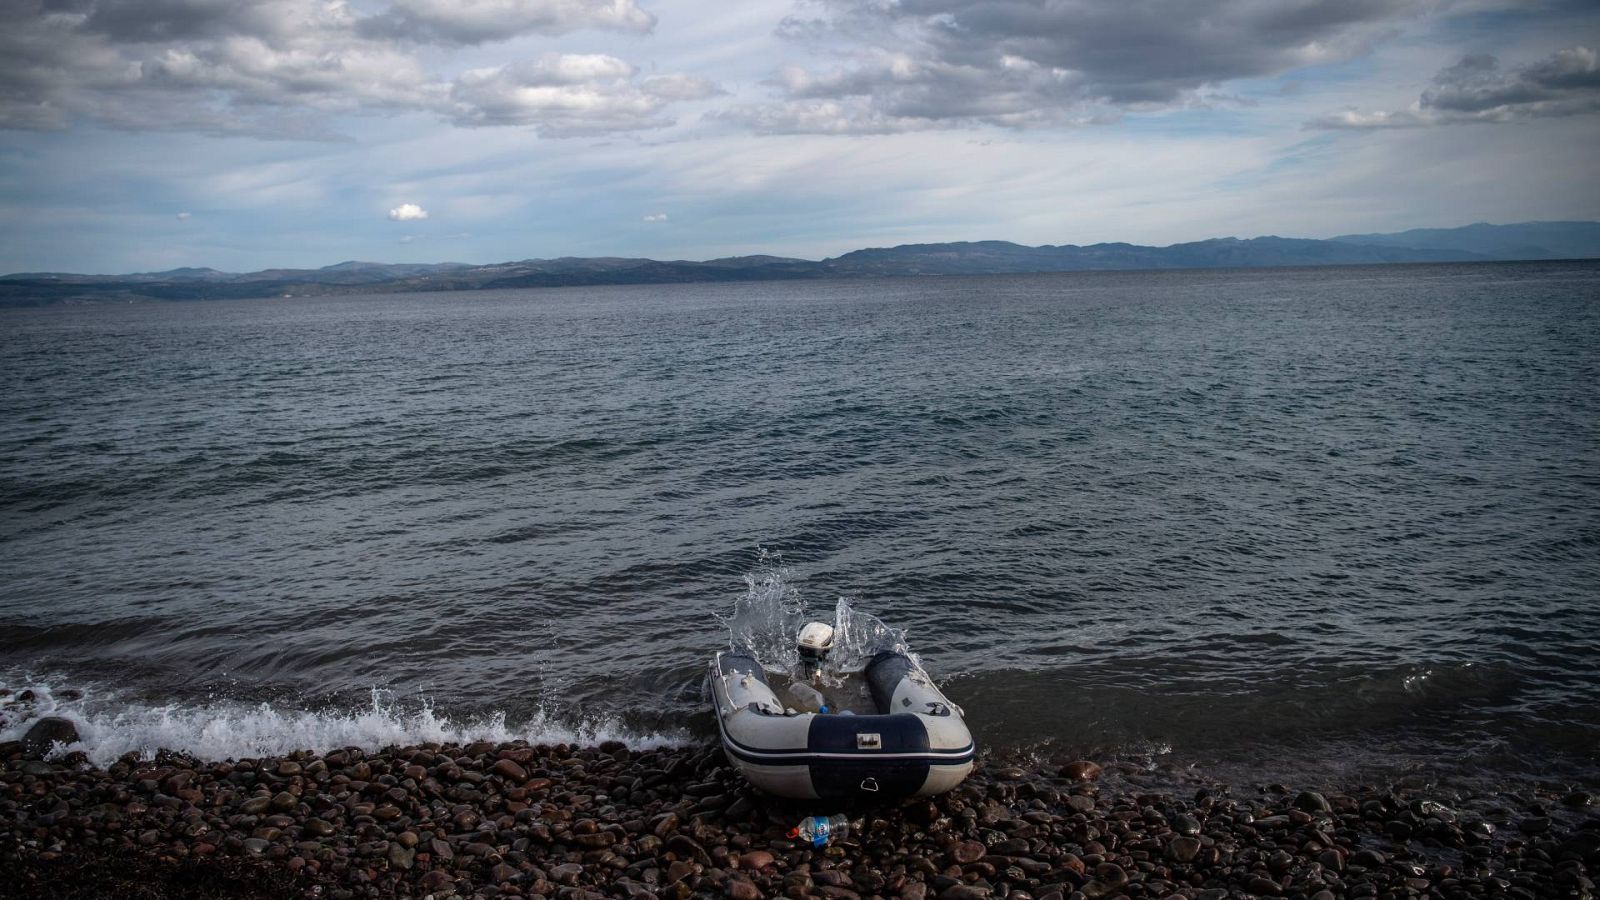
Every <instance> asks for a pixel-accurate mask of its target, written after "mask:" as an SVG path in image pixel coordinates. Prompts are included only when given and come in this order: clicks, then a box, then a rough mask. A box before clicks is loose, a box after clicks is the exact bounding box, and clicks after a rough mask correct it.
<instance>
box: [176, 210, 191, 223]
mask: <svg viewBox="0 0 1600 900" xmlns="http://www.w3.org/2000/svg"><path fill="white" fill-rule="evenodd" d="M189 218H190V216H189V214H188V213H186V212H181V213H178V221H179V222H187V221H189Z"/></svg>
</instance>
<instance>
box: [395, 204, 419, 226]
mask: <svg viewBox="0 0 1600 900" xmlns="http://www.w3.org/2000/svg"><path fill="white" fill-rule="evenodd" d="M427 217H428V211H427V210H425V209H423V208H422V207H420V206H418V205H416V204H415V203H402V204H400V205H399V206H396V207H395V208H394V209H391V210H389V218H390V219H391V220H392V221H395V222H416V221H418V220H421V219H426V218H427Z"/></svg>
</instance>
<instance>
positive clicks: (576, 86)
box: [450, 53, 718, 137]
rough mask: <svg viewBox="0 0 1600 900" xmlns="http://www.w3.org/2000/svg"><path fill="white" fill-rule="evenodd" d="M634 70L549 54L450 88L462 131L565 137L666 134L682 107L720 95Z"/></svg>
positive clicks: (612, 61) (700, 83) (594, 56)
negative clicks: (532, 131)
mask: <svg viewBox="0 0 1600 900" xmlns="http://www.w3.org/2000/svg"><path fill="white" fill-rule="evenodd" d="M637 75H638V69H637V68H635V67H634V66H633V65H631V64H629V63H627V62H625V61H623V60H621V59H618V58H616V57H615V56H609V55H606V54H601V53H583V54H579V53H547V54H545V55H544V56H542V57H540V58H539V59H537V60H533V61H531V62H523V63H516V64H513V65H505V66H494V67H490V68H483V69H472V70H469V71H466V72H463V73H462V74H461V76H460V77H458V78H457V79H456V80H455V83H454V84H453V85H452V86H451V88H450V98H451V101H452V102H453V104H454V107H453V108H454V115H453V118H454V121H455V123H456V124H457V125H465V126H480V125H528V126H532V127H534V128H537V129H538V131H539V134H540V135H543V136H547V137H565V136H572V135H581V134H595V133H600V132H613V131H638V130H642V129H647V128H662V127H665V126H667V125H670V124H672V120H671V119H669V118H665V117H663V116H662V115H661V114H660V113H661V111H662V109H663V108H664V107H665V106H666V105H667V104H668V103H669V102H673V101H676V100H683V99H695V98H699V97H705V96H709V95H711V94H712V93H715V92H716V91H717V90H718V89H717V87H716V86H715V85H713V84H711V83H710V82H708V81H704V80H703V79H697V78H691V77H689V76H683V75H671V76H657V77H654V78H648V79H645V80H644V81H643V82H640V81H638V80H636V76H637Z"/></svg>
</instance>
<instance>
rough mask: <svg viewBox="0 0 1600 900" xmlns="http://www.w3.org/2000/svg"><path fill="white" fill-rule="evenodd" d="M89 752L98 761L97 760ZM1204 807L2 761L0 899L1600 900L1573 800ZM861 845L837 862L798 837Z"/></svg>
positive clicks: (1128, 800) (222, 765) (559, 761)
mask: <svg viewBox="0 0 1600 900" xmlns="http://www.w3.org/2000/svg"><path fill="white" fill-rule="evenodd" d="M75 757H77V758H75ZM1247 793H1249V792H1247V791H1243V790H1240V789H1237V788H1234V789H1229V788H1227V787H1224V786H1201V787H1199V788H1198V789H1195V790H1194V791H1193V793H1192V795H1190V794H1188V793H1186V792H1183V791H1180V790H1179V789H1176V788H1174V787H1172V785H1171V784H1170V783H1167V784H1155V783H1153V781H1151V780H1142V779H1141V778H1140V777H1139V776H1138V775H1137V774H1136V773H1130V772H1128V771H1126V770H1123V769H1120V768H1112V769H1110V770H1109V771H1106V770H1102V769H1101V767H1100V766H1098V765H1096V764H1094V763H1090V762H1085V761H1070V762H1066V763H1065V764H1063V763H1062V762H1061V761H1056V762H1049V763H1045V762H1038V761H1030V760H1025V759H1004V758H990V759H985V760H982V761H981V762H980V768H979V769H978V770H977V771H975V772H974V774H973V776H972V777H971V778H970V779H969V780H968V781H967V782H966V783H964V784H963V785H961V786H960V787H958V788H956V789H955V790H954V791H952V792H950V793H948V794H945V795H942V796H940V797H936V798H932V799H931V800H916V801H909V802H907V803H904V804H901V805H893V806H887V807H882V806H880V807H858V808H847V809H843V810H841V809H840V808H838V806H837V805H829V804H820V803H802V802H796V801H785V800H777V799H773V798H768V797H764V796H762V795H760V794H757V793H755V792H754V791H753V790H751V789H750V788H749V787H748V786H747V785H745V783H744V782H743V781H742V780H741V779H740V777H739V776H738V775H737V773H736V772H734V770H732V769H731V768H730V767H729V766H728V765H727V762H726V760H725V759H724V758H723V756H722V752H721V748H720V747H718V746H716V745H714V744H706V745H698V746H688V747H674V748H656V749H648V750H640V751H635V750H632V749H629V748H628V747H627V746H625V745H623V744H621V743H620V742H615V741H609V742H606V743H603V744H600V745H598V746H592V747H573V746H568V745H564V744H558V745H554V746H549V745H529V744H527V743H525V742H521V741H516V742H511V743H491V742H487V741H480V742H477V743H472V744H466V745H460V744H418V745H414V746H409V747H389V748H384V749H383V750H380V751H377V752H363V751H361V750H358V749H354V748H348V749H344V750H335V751H332V752H329V753H326V754H322V755H316V754H311V753H306V752H301V753H293V754H289V755H288V756H283V757H273V758H266V759H260V760H235V761H231V762H199V761H196V760H194V759H191V758H188V757H185V756H183V755H182V754H177V753H171V752H166V751H163V752H161V753H158V754H157V755H156V757H155V758H154V759H150V760H139V759H137V758H136V757H134V756H133V755H132V754H130V755H129V756H127V757H124V758H123V759H122V760H119V761H118V762H116V763H113V764H111V765H109V766H107V767H105V768H103V769H101V768H94V767H90V766H88V765H87V764H86V763H85V762H84V761H83V760H82V758H81V755H74V754H69V755H67V756H66V757H64V758H62V759H59V760H44V759H41V758H39V756H38V755H37V754H30V753H29V752H28V751H27V749H26V748H25V747H24V745H22V744H18V743H13V744H10V745H0V872H7V873H9V874H6V875H4V876H0V897H13V896H15V897H60V898H68V897H104V896H128V897H196V898H206V897H288V896H317V897H335V898H344V897H352V898H353V897H391V896H398V897H406V896H414V897H422V896H429V895H431V896H434V897H444V896H450V895H456V896H463V897H473V896H483V897H488V896H513V897H535V896H538V897H547V898H559V900H599V898H602V897H616V898H631V900H648V898H649V897H655V898H658V900H669V898H670V900H687V898H689V897H695V896H701V897H728V898H732V900H760V898H767V897H780V896H787V897H795V898H801V897H828V898H835V900H855V898H871V897H881V898H904V900H927V898H939V900H979V898H983V897H995V898H1008V900H1028V898H1037V900H1072V898H1077V897H1083V898H1100V897H1116V896H1128V897H1161V896H1174V897H1176V896H1183V897H1193V898H1201V897H1206V898H1225V897H1239V896H1287V897H1308V898H1309V897H1316V898H1318V900H1324V898H1329V897H1345V896H1349V897H1360V896H1370V897H1388V896H1395V897H1411V896H1437V897H1463V898H1467V897H1516V898H1530V900H1533V898H1546V897H1575V898H1584V897H1593V896H1594V895H1595V887H1594V877H1593V873H1595V872H1596V871H1597V870H1600V811H1597V808H1596V807H1595V806H1594V803H1595V800H1594V798H1593V796H1591V795H1590V794H1588V793H1584V792H1582V791H1578V790H1573V789H1571V786H1570V785H1568V786H1555V785H1552V786H1550V787H1549V788H1548V789H1536V790H1533V791H1531V792H1522V793H1518V794H1494V795H1480V796H1470V795H1464V794H1462V792H1460V791H1459V790H1455V789H1450V788H1438V789H1434V788H1430V787H1428V786H1426V785H1416V786H1405V785H1395V786H1390V787H1384V788H1357V789H1353V790H1351V791H1349V792H1346V793H1328V794H1322V793H1317V792H1314V791H1300V790H1291V789H1289V788H1283V787H1279V786H1269V787H1266V788H1261V789H1259V792H1258V793H1257V794H1255V795H1250V796H1246V794H1247ZM835 812H845V813H847V814H848V815H850V816H851V818H852V822H853V824H854V825H855V827H854V828H853V829H852V833H851V834H850V835H849V836H848V837H847V838H845V839H844V840H842V841H840V842H838V843H836V844H835V845H833V846H830V847H827V848H825V849H823V850H816V851H814V850H812V849H810V848H803V847H797V846H795V844H794V842H792V841H790V840H789V839H788V838H787V837H786V836H785V832H786V831H787V830H788V828H789V827H791V826H793V825H794V824H795V823H796V822H797V821H798V820H799V819H801V818H803V817H804V816H806V815H809V814H813V813H824V814H825V813H835Z"/></svg>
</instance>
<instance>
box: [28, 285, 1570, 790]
mask: <svg viewBox="0 0 1600 900" xmlns="http://www.w3.org/2000/svg"><path fill="white" fill-rule="evenodd" d="M0 387H3V391H0V672H3V673H4V674H3V675H0V681H3V682H4V684H5V685H6V686H7V687H9V688H11V689H12V690H13V691H17V690H20V689H22V688H24V687H26V686H28V685H34V686H35V687H36V688H46V689H47V690H46V691H45V692H46V693H48V692H49V691H53V692H54V694H55V695H57V696H58V697H66V698H69V701H70V702H69V701H63V705H62V708H71V709H73V710H74V711H75V712H76V713H78V714H80V715H81V716H83V717H84V718H85V719H86V721H87V724H89V725H90V727H91V728H94V727H98V728H99V732H100V734H101V735H102V737H103V738H104V737H105V736H106V735H107V734H109V732H111V731H113V730H116V728H118V727H120V728H121V729H122V730H123V731H125V732H127V731H132V730H136V729H138V728H146V729H150V728H155V729H156V730H157V731H160V729H163V728H164V729H166V730H165V731H164V732H160V733H161V734H163V735H165V736H166V737H165V738H164V739H171V740H178V738H179V737H181V735H182V734H183V733H186V732H185V729H188V730H191V731H192V730H195V729H200V728H203V727H205V726H206V725H207V723H210V724H211V725H212V726H213V732H212V737H213V738H216V737H217V736H216V734H215V727H214V726H215V723H216V722H217V721H225V722H233V724H234V726H235V727H238V728H241V729H249V728H254V729H256V730H258V731H260V730H265V731H272V730H274V729H277V730H278V731H280V732H282V731H284V729H285V728H288V727H289V726H291V725H293V726H294V727H303V728H304V729H306V730H305V733H304V740H306V741H313V740H315V733H316V729H317V728H319V727H320V728H332V727H334V726H335V725H337V723H340V722H344V723H347V724H348V723H351V722H359V721H361V720H362V717H363V716H367V717H375V719H374V721H378V720H381V722H380V724H378V725H374V724H372V722H368V723H367V726H365V727H369V728H370V729H375V730H374V731H373V733H374V734H377V735H378V737H375V738H373V739H374V740H376V739H381V738H386V737H391V736H393V735H390V734H389V732H385V731H384V730H383V729H384V728H388V729H390V730H391V731H394V730H396V729H398V731H399V732H405V731H406V729H407V728H411V729H412V730H411V731H410V732H408V733H412V734H415V733H424V732H426V730H427V729H426V727H424V726H425V725H426V723H425V722H424V726H418V725H417V724H416V723H417V722H418V721H421V719H419V718H418V716H421V717H422V719H429V720H438V719H445V720H448V721H450V722H454V723H457V724H460V723H468V722H473V723H480V724H482V723H489V724H490V725H492V726H493V727H500V728H504V729H510V730H511V731H513V732H515V731H517V730H518V729H521V730H523V731H524V732H537V733H541V734H542V733H550V734H556V733H564V732H562V729H569V730H570V729H580V730H581V729H584V728H588V729H590V731H589V732H587V733H597V732H596V731H595V729H602V730H604V729H609V730H612V731H623V732H627V733H634V734H644V733H660V734H666V735H677V736H682V735H688V736H690V737H693V736H696V735H705V734H709V733H710V731H709V729H710V722H709V718H708V717H706V716H705V715H703V714H702V713H701V701H700V698H699V677H700V673H701V668H702V666H703V665H704V661H705V659H706V657H707V656H708V654H709V653H710V652H711V651H713V650H715V649H717V648H718V647H720V646H723V645H724V644H725V643H726V640H727V634H726V631H725V629H724V628H723V626H722V625H721V624H720V623H719V622H718V621H716V619H715V618H714V616H715V615H716V614H726V613H727V612H728V611H729V610H730V609H731V608H732V607H733V605H734V603H735V601H736V600H738V599H739V598H740V597H741V596H743V595H745V594H746V593H747V592H750V591H756V592H761V591H778V592H780V593H783V594H785V595H786V596H788V597H789V598H790V599H791V600H793V599H798V600H800V601H802V602H805V603H808V604H809V605H810V606H811V607H812V608H813V609H821V610H831V609H832V607H833V604H834V601H835V600H836V599H837V598H839V597H841V596H847V597H849V598H851V600H852V602H853V603H854V604H855V606H856V607H857V608H859V609H862V610H870V611H871V612H872V613H874V614H876V615H877V616H879V617H881V618H882V619H884V620H886V621H888V622H890V623H892V624H894V625H895V626H898V627H901V628H904V629H906V631H907V632H908V636H909V640H910V642H911V644H912V645H913V646H914V647H915V648H916V650H917V651H918V652H919V653H920V654H921V655H922V657H923V659H924V661H925V662H926V663H927V665H928V666H929V668H930V669H931V670H932V671H933V672H934V673H935V675H936V676H938V677H939V678H940V679H941V681H943V682H944V683H945V685H946V688H947V691H948V693H950V695H951V696H952V698H954V699H956V700H957V702H959V703H961V704H962V705H963V706H965V707H966V709H967V711H968V714H969V716H970V717H971V719H972V720H973V723H974V726H975V730H976V731H977V732H978V736H979V740H980V741H981V742H983V743H984V744H985V745H986V746H990V747H993V746H1011V747H1018V746H1024V747H1025V746H1035V745H1039V746H1041V747H1042V748H1043V750H1044V751H1045V752H1056V750H1052V749H1051V748H1052V747H1054V748H1058V749H1059V751H1060V752H1068V751H1074V752H1078V751H1090V750H1095V751H1099V752H1103V753H1107V752H1109V753H1122V754H1128V755H1134V756H1140V755H1143V756H1154V757H1160V758H1170V759H1172V760H1175V761H1178V762H1180V763H1181V764H1184V765H1187V764H1190V763H1197V764H1199V765H1202V766H1216V767H1222V768H1226V767H1229V766H1234V767H1241V768H1245V769H1249V770H1252V771H1261V772H1268V771H1283V772H1288V773H1290V774H1291V775H1293V774H1297V773H1298V774H1303V773H1311V774H1312V775H1315V776H1319V777H1320V776H1323V775H1326V774H1327V773H1329V772H1338V771H1345V770H1348V769H1351V768H1355V769H1360V768H1362V767H1378V768H1385V769H1390V770H1392V769H1408V768H1415V767H1418V766H1431V765H1450V766H1463V767H1467V768H1472V767H1477V768H1479V769H1481V770H1484V771H1489V770H1508V771H1516V772H1520V773H1527V774H1534V775H1537V774H1539V773H1541V772H1545V771H1550V772H1567V773H1571V772H1577V773H1579V774H1580V775H1587V776H1590V777H1592V776H1593V774H1594V773H1595V772H1596V771H1597V769H1600V756H1597V751H1596V749H1595V748H1596V747H1600V662H1597V661H1596V660H1597V654H1596V646H1597V645H1600V266H1596V265H1594V264H1513V265H1475V266H1419V267H1374V268H1339V269H1305V270H1282V271H1264V270H1256V271H1227V272H1174V273H1104V274H1083V275H1042V276H1026V277H1010V276H1008V277H994V278H931V279H895V280H882V281H848V282H823V283H800V284H784V283H773V284H759V285H718V286H708V285H685V286H670V287H657V286H652V287H616V288H601V289H570V290H534V291H506V292H489V293H464V294H436V295H410V296H381V297H347V298H327V299H293V300H271V301H239V302H218V303H194V304H170V305H128V306H101V307H86V308H52V309H42V310H22V311H0ZM762 548H765V551H766V552H765V556H764V555H763V550H762ZM374 688H376V689H379V692H378V694H377V695H376V699H374V694H373V689H374ZM78 692H82V693H83V694H84V696H83V698H81V699H77V700H70V698H73V697H75V696H76V694H77V693H78ZM74 703H76V704H77V705H76V706H74V705H73V704H74ZM258 704H265V705H264V706H258ZM424 706H426V708H425V709H424V708H423V707H424ZM12 708H13V709H14V710H15V709H20V707H15V706H13V707H12ZM252 710H253V712H252ZM402 710H408V711H409V712H402ZM418 710H421V711H420V713H419V712H418ZM252 716H255V717H256V718H254V719H252V718H251V717H252ZM263 716H265V717H266V718H265V719H262V718H261V717H263ZM407 716H410V718H407ZM230 717H233V718H230ZM13 718H14V721H12V722H10V723H9V724H10V725H11V726H12V727H13V729H14V728H15V727H16V726H17V724H18V721H20V717H18V716H14V717H13ZM156 720H159V723H158V724H156V725H153V724H152V722H155V721H156ZM251 723H253V724H251ZM274 723H277V724H274ZM295 723H299V724H298V725H296V724H295ZM330 723H334V724H333V725H330ZM407 723H410V724H409V725H408V724H407ZM596 723H603V724H596ZM6 725H7V723H6V722H5V721H3V720H0V730H3V728H4V727H5V726H6ZM361 727H363V726H360V725H359V724H356V725H349V726H348V728H347V730H346V731H343V732H340V731H337V729H336V728H335V732H334V735H335V736H334V737H333V738H330V739H334V740H336V739H338V738H339V737H348V736H349V735H350V734H355V733H360V734H365V733H366V732H361V731H360V728H361ZM418 728H421V732H418V731H417V729H418ZM350 729H354V730H353V731H352V730H350ZM288 733H292V734H294V735H296V736H299V735H300V732H294V731H292V729H291V730H290V732H288ZM397 733H398V732H397ZM218 741H219V743H217V745H216V746H215V747H213V746H212V745H204V746H205V747H206V748H209V749H211V750H213V751H214V752H218V753H225V752H227V751H228V747H229V746H230V745H228V744H227V741H226V739H225V737H224V738H218Z"/></svg>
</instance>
